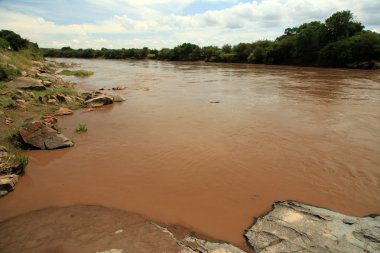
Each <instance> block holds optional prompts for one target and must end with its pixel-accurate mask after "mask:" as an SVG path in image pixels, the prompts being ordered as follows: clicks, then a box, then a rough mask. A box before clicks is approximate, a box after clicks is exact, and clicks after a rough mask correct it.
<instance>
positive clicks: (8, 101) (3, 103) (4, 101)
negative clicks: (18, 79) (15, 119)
mask: <svg viewBox="0 0 380 253" xmlns="http://www.w3.org/2000/svg"><path fill="white" fill-rule="evenodd" d="M15 107H17V104H16V102H15V101H14V100H13V99H12V98H10V97H8V96H3V95H0V108H2V109H12V108H15Z"/></svg>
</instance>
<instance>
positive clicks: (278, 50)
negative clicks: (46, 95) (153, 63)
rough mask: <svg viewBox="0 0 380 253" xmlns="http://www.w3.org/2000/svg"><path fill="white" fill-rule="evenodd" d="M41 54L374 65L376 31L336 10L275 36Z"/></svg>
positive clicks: (379, 46) (379, 38)
mask: <svg viewBox="0 0 380 253" xmlns="http://www.w3.org/2000/svg"><path fill="white" fill-rule="evenodd" d="M41 50H42V52H43V55H44V56H47V57H68V58H70V57H75V58H106V59H157V60H171V61H209V62H236V63H254V64H279V65H302V66H320V67H351V68H367V69H368V68H370V69H374V68H379V64H378V61H380V34H378V33H376V32H373V31H369V30H364V26H363V25H362V23H361V22H359V21H356V20H355V19H354V15H353V13H352V12H351V11H339V12H336V13H334V14H333V15H331V16H330V17H329V18H327V19H326V20H325V22H320V21H313V22H309V23H304V24H302V25H300V26H298V27H293V28H286V29H285V32H284V34H283V35H281V36H279V37H278V38H276V39H275V40H273V41H271V40H259V41H256V42H253V43H239V44H237V45H234V46H231V45H228V44H226V45H224V46H223V47H221V48H219V47H217V46H205V47H199V46H198V45H195V44H191V43H184V44H182V45H178V46H176V47H174V48H172V49H170V48H162V49H160V50H157V49H149V48H147V47H144V48H142V49H137V48H131V49H124V48H122V49H107V48H102V49H100V50H95V49H91V48H89V49H72V48H70V47H63V48H61V49H48V48H44V49H41Z"/></svg>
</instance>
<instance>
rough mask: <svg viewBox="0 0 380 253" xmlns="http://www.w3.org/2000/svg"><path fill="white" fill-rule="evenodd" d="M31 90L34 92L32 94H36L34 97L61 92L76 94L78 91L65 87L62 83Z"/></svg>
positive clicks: (70, 94) (63, 93) (67, 94)
mask: <svg viewBox="0 0 380 253" xmlns="http://www.w3.org/2000/svg"><path fill="white" fill-rule="evenodd" d="M32 92H33V93H34V95H36V97H44V96H50V95H57V94H62V95H65V96H75V95H77V94H78V92H77V91H76V90H75V89H74V88H71V87H67V86H64V85H60V86H51V87H47V88H46V89H45V90H32Z"/></svg>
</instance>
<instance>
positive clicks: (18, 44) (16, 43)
mask: <svg viewBox="0 0 380 253" xmlns="http://www.w3.org/2000/svg"><path fill="white" fill-rule="evenodd" d="M0 38H3V39H4V40H6V41H8V43H9V46H10V47H11V48H12V49H13V50H15V51H19V50H20V49H23V48H27V47H28V44H29V41H28V40H27V39H23V38H21V36H20V35H18V34H17V33H15V32H12V31H9V30H1V31H0Z"/></svg>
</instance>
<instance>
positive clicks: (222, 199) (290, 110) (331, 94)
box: [0, 59, 380, 247]
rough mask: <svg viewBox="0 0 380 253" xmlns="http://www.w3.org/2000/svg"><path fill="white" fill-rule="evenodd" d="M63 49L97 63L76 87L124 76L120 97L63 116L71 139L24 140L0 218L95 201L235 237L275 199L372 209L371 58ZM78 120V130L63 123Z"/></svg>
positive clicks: (374, 107)
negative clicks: (153, 57)
mask: <svg viewBox="0 0 380 253" xmlns="http://www.w3.org/2000/svg"><path fill="white" fill-rule="evenodd" d="M62 61H75V62H78V63H80V64H81V65H82V66H81V67H80V68H84V69H88V70H92V71H94V72H95V74H94V75H93V76H91V77H89V78H85V79H75V80H76V81H77V82H79V83H80V84H79V85H81V86H80V87H94V88H96V89H98V88H106V89H108V88H111V87H114V86H119V85H125V86H127V87H128V88H127V89H126V90H123V91H119V92H118V93H120V94H122V95H123V96H125V97H126V98H127V101H125V102H124V103H122V104H115V105H113V106H109V107H106V108H103V109H101V110H99V111H96V112H91V113H81V112H77V113H75V114H74V115H73V116H70V117H66V118H62V119H61V120H60V126H61V127H62V128H63V131H64V132H65V133H66V134H67V135H68V136H71V137H72V138H74V140H75V141H76V146H75V147H74V148H71V149H66V150H65V151H54V152H37V151H36V152H35V151H33V152H30V157H31V159H30V160H31V163H30V165H29V166H28V168H27V174H26V175H25V176H24V177H23V178H22V179H21V183H20V184H19V185H18V187H17V188H16V191H15V192H13V193H12V194H10V195H9V196H7V197H6V198H3V199H1V200H0V206H1V208H0V218H1V219H5V218H6V217H10V216H13V215H17V214H19V213H22V212H26V211H29V210H33V209H37V208H43V207H47V206H52V205H69V204H73V203H90V204H101V205H105V206H108V207H115V208H119V209H124V210H128V211H133V212H137V213H140V214H143V215H144V216H146V217H149V218H151V219H154V220H157V221H161V222H167V223H174V224H181V225H184V226H187V227H189V228H192V229H194V230H195V231H198V232H201V233H204V234H206V235H209V236H212V237H215V238H218V239H222V240H226V241H230V242H233V243H235V244H237V245H239V246H241V247H244V239H243V237H242V233H243V231H244V229H245V228H246V227H248V225H250V224H251V222H252V218H253V217H254V216H256V217H257V216H259V215H262V214H263V213H265V212H267V211H268V210H269V209H270V206H271V204H272V203H273V202H274V201H277V200H284V199H295V200H299V201H303V202H307V203H310V204H314V205H320V206H324V207H327V208H331V209H334V210H337V211H340V212H343V213H346V214H351V215H364V214H368V213H376V212H377V213H379V212H380V195H379V194H378V192H379V190H380V187H379V180H380V171H379V169H378V168H379V167H380V158H379V157H380V155H379V154H380V152H379V151H380V147H379V143H380V110H379V108H380V75H379V74H378V72H374V71H356V70H341V69H316V68H295V67H276V66H257V65H255V66H254V65H239V64H211V63H171V62H157V61H113V60H72V59H70V60H62ZM215 101H218V102H220V103H210V102H215ZM79 123H86V124H87V126H88V129H89V131H88V132H87V133H85V134H74V133H73V132H74V129H75V127H76V126H77V125H78V124H79Z"/></svg>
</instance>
